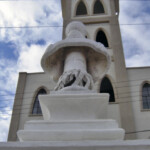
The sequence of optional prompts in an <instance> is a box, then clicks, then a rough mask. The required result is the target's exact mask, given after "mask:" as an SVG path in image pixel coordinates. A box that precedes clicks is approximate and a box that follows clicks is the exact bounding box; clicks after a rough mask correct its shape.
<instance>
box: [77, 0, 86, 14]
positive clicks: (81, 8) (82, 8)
mask: <svg viewBox="0 0 150 150" xmlns="http://www.w3.org/2000/svg"><path fill="white" fill-rule="evenodd" d="M86 14H87V10H86V6H85V4H84V3H83V2H82V1H81V2H80V3H79V4H78V6H77V10H76V16H79V15H86Z"/></svg>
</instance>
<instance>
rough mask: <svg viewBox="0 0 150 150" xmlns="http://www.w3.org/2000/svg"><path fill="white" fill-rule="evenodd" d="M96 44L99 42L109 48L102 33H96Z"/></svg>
mask: <svg viewBox="0 0 150 150" xmlns="http://www.w3.org/2000/svg"><path fill="white" fill-rule="evenodd" d="M96 42H100V43H102V44H103V45H104V46H105V47H109V46H108V41H107V38H106V35H105V33H104V32H103V31H101V30H100V31H98V33H97V36H96Z"/></svg>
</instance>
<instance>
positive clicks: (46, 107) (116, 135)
mask: <svg viewBox="0 0 150 150" xmlns="http://www.w3.org/2000/svg"><path fill="white" fill-rule="evenodd" d="M39 99H40V104H41V108H42V113H43V117H44V120H43V121H28V122H27V123H26V124H25V127H24V130H20V131H18V133H17V134H18V138H19V140H20V141H85V140H94V141H97V140H123V139H124V130H123V129H121V128H118V124H117V123H116V121H114V120H110V119H107V105H108V99H109V95H108V94H100V93H99V94H91V93H90V94H74V95H72V94H71V95H65V94H60V95H55V94H52V95H41V96H39Z"/></svg>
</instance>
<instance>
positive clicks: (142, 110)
mask: <svg viewBox="0 0 150 150" xmlns="http://www.w3.org/2000/svg"><path fill="white" fill-rule="evenodd" d="M146 111H150V109H141V112H146Z"/></svg>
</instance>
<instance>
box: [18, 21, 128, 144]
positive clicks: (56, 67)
mask: <svg viewBox="0 0 150 150" xmlns="http://www.w3.org/2000/svg"><path fill="white" fill-rule="evenodd" d="M85 36H87V33H86V30H85V26H84V25H83V24H82V23H81V22H72V23H70V24H69V25H68V26H67V29H66V39H65V40H62V41H60V42H57V43H56V44H54V45H50V46H49V47H48V48H47V50H46V52H45V54H44V56H43V57H42V61H41V64H42V67H43V69H44V71H45V72H47V73H49V75H51V76H52V77H53V79H54V80H56V81H57V84H56V87H55V89H54V91H51V92H50V94H48V95H40V96H39V101H40V105H41V109H42V114H43V119H44V120H36V121H29V122H27V123H26V125H25V129H24V130H19V131H18V133H17V134H18V138H19V140H20V141H55V142H56V141H61V142H63V141H65V143H66V141H71V142H72V141H76V142H77V141H81V142H82V141H100V140H123V138H124V133H125V131H124V130H123V129H120V128H118V124H117V123H116V121H115V120H111V119H107V106H108V100H109V94H107V93H96V91H94V90H93V86H94V84H95V83H96V82H97V81H98V80H100V79H101V78H102V77H103V76H104V75H105V73H106V71H107V70H108V69H109V65H110V57H109V55H108V52H107V49H106V48H105V47H104V46H103V45H102V44H101V43H97V42H95V41H92V40H89V39H86V38H85ZM41 135H42V136H41Z"/></svg>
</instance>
